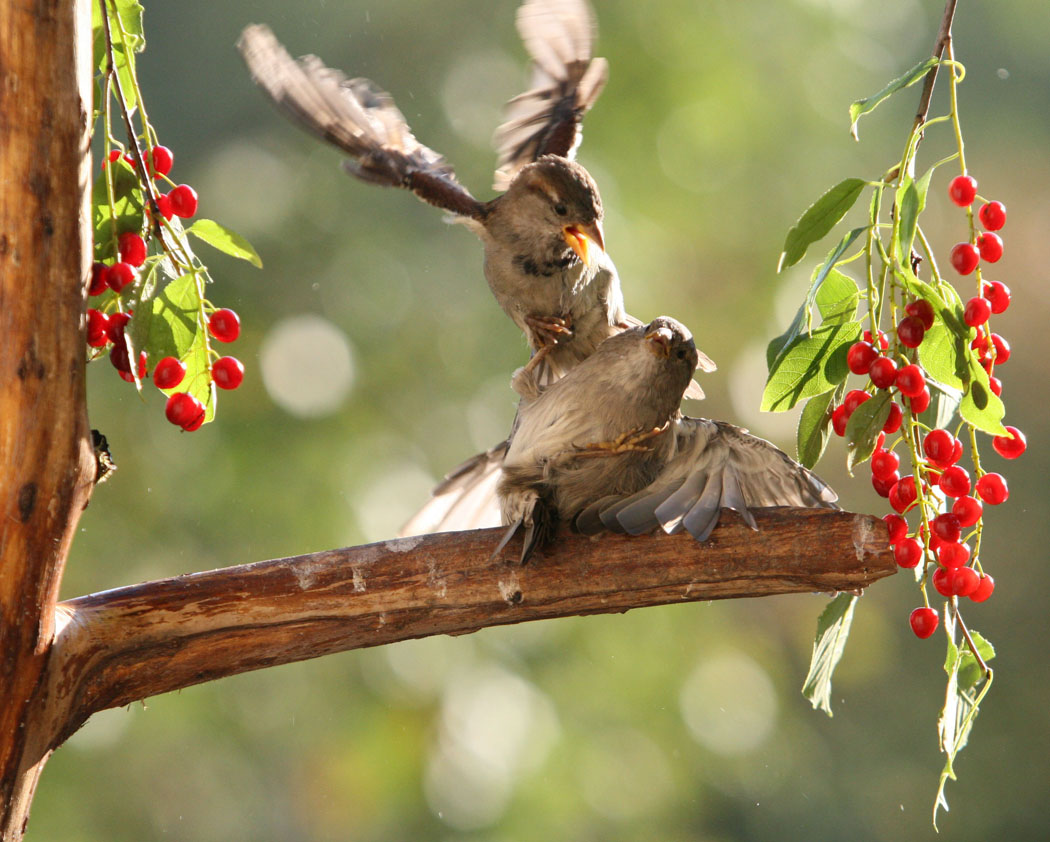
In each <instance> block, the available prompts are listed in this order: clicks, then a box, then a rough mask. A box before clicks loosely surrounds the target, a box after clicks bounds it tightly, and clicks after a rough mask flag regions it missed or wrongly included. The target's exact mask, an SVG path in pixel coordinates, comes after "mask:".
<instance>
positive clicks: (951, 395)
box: [919, 377, 963, 573]
mask: <svg viewBox="0 0 1050 842" xmlns="http://www.w3.org/2000/svg"><path fill="white" fill-rule="evenodd" d="M926 385H927V387H929V390H930V405H929V406H928V407H927V408H926V411H925V412H923V413H922V414H921V415H920V416H919V421H921V422H922V423H923V424H925V425H926V426H927V427H929V428H930V429H931V430H936V429H938V428H939V427H945V428H947V427H948V425H949V424H951V423H952V419H953V418H954V417H955V413H956V412H958V410H959V403H960V401H962V396H963V393H962V392H961V391H959V390H958V389H952V388H950V387H948V386H945V385H944V384H943V383H938V382H937V381H936V380H934V379H933V378H932V377H927V378H926ZM919 572H920V573H921V570H920V571H919Z"/></svg>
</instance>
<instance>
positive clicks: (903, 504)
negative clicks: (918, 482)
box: [889, 474, 918, 514]
mask: <svg viewBox="0 0 1050 842" xmlns="http://www.w3.org/2000/svg"><path fill="white" fill-rule="evenodd" d="M916 497H918V492H917V491H916V488H915V477H913V476H912V475H911V474H909V475H908V476H906V477H901V479H900V480H898V481H897V482H896V483H894V485H893V488H891V489H890V496H889V500H890V505H891V506H892V507H893V510H894V511H895V512H897V513H898V514H904V512H905V510H907V509H908V508H909V507H910V506H911V505H912V503H914V502H915V498H916Z"/></svg>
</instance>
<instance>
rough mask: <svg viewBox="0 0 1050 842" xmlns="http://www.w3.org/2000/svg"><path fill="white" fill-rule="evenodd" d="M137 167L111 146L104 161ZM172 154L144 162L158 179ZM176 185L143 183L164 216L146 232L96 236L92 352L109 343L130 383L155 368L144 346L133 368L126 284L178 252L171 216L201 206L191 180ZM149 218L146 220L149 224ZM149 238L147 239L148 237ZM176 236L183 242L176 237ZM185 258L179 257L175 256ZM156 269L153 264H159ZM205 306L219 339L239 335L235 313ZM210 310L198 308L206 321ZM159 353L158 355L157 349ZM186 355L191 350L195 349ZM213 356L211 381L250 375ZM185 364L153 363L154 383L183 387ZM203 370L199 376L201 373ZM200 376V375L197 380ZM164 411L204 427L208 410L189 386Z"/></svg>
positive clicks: (156, 152)
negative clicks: (171, 239)
mask: <svg viewBox="0 0 1050 842" xmlns="http://www.w3.org/2000/svg"><path fill="white" fill-rule="evenodd" d="M121 158H123V159H124V161H125V162H126V163H127V164H128V165H129V166H130V167H131V169H132V170H133V171H136V164H135V159H134V157H133V156H132V155H130V154H128V153H124V152H123V151H122V150H120V149H113V150H112V151H111V152H110V153H109V155H108V156H107V157H106V159H105V160H104V161H103V164H102V166H103V170H105V168H106V166H107V164H113V163H115V162H116V161H118V160H119V159H121ZM173 163H174V156H173V155H172V152H171V150H170V149H168V147H166V146H161V145H159V144H158V145H154V146H152V147H151V148H149V149H148V150H147V151H146V154H144V155H143V166H144V167H145V170H146V172H147V174H148V175H149V176H150V178H151V180H153V179H161V178H162V179H165V180H167V181H169V182H170V179H168V173H169V172H171V168H172V164H173ZM171 183H172V185H173V186H172V189H171V190H170V192H168V193H166V194H164V193H160V192H159V191H157V190H156V189H155V187H153V185H152V184H151V185H148V186H147V185H138V188H139V189H141V191H142V194H143V196H146V195H149V196H151V197H152V200H153V203H154V205H155V207H156V210H157V211H158V212H159V216H160V217H163V219H159V218H158V219H157V220H155V221H154V223H153V225H152V226H150V227H148V228H147V229H146V231H145V232H144V233H145V237H144V236H143V232H142V231H125V232H124V233H121V234H119V235H118V236H117V237H116V242H115V244H114V243H112V242H101V243H99V242H96V244H95V247H96V254H97V255H98V256H100V257H101V258H102V259H100V260H98V261H96V262H95V263H94V264H93V266H92V270H91V280H90V283H89V287H88V294H89V296H91V297H93V298H94V297H97V298H98V299H99V301H98V304H97V305H96V306H94V307H91V308H89V309H88V312H87V343H88V346H89V347H90V348H91V349H96V350H94V351H93V353H92V358H93V359H97V358H99V357H101V356H102V353H103V351H104V349H106V348H107V347H108V348H109V359H110V362H111V363H112V364H113V366H114V368H116V369H117V373H118V374H119V375H120V377H121V378H122V379H123V380H126V381H127V382H129V383H134V382H136V381H137V382H141V381H143V380H144V379H145V378H146V377H147V374H148V371H149V368H150V359H149V354H148V353H147V350H146V349H138V354H137V359H136V360H135V365H134V370H133V369H132V361H131V358H130V357H131V353H130V351H129V349H130V347H131V345H130V343H129V342H128V340H127V337H126V336H125V328H126V326H127V325H128V323H129V322H130V321H131V319H132V317H133V316H134V311H133V310H131V309H127V308H126V304H127V302H126V300H125V299H126V297H127V296H125V291H126V290H129V289H131V290H134V289H135V288H136V284H137V283H138V282H139V280H140V278H141V277H142V276H143V275H144V274H145V273H146V272H147V271H149V270H150V267H151V266H152V264H155V263H157V262H159V261H161V260H163V259H164V258H165V257H172V254H171V248H170V246H169V243H168V242H167V240H166V239H165V235H166V233H168V231H167V223H168V222H170V221H171V219H172V217H173V216H177V217H180V218H183V219H187V218H189V217H192V216H193V215H194V214H196V212H197V204H198V202H197V193H196V191H195V190H194V189H193V188H192V187H190V186H189V185H187V184H179V185H175V184H174V182H171ZM144 204H145V211H146V215H147V217H148V216H152V213H151V211H150V206H149V204H148V202H144ZM147 221H148V220H147V219H146V218H143V219H142V222H143V224H145V223H146V222H147ZM147 238H148V239H147ZM176 241H177V240H176ZM151 244H152V245H154V246H155V254H153V255H150V253H149V247H150V245H151ZM173 259H174V260H176V262H180V261H178V260H177V258H173ZM154 268H155V267H154ZM202 307H203V308H206V310H210V316H209V317H208V321H207V328H208V333H209V334H210V335H211V337H213V338H214V339H216V340H217V341H219V342H233V341H234V340H235V339H237V337H238V336H239V335H240V320H239V319H238V317H237V314H236V313H234V312H233V311H232V310H228V309H214V308H212V307H211V305H210V304H208V303H207V302H203V305H202ZM206 310H205V309H202V311H201V314H200V319H201V323H202V325H203V321H204V318H205V316H206ZM158 356H159V355H158ZM184 356H189V352H187V354H185V355H184ZM208 358H209V359H213V360H214V361H213V362H212V363H211V365H210V367H209V368H208V369H207V371H206V372H203V373H204V374H205V375H206V376H207V378H208V381H209V382H210V383H213V384H214V385H215V386H217V387H218V388H220V389H236V388H237V387H238V386H240V385H241V383H242V381H243V380H244V366H243V365H242V364H241V363H240V361H239V360H237V359H236V358H235V357H221V356H219V355H218V354H217V353H215V352H214V351H212V350H211V348H210V347H208ZM186 374H187V365H186V362H185V361H184V360H180V359H178V358H176V357H174V356H164V357H163V358H162V359H160V360H159V362H157V363H156V366H155V367H154V368H153V382H154V384H155V385H156V386H157V388H158V389H161V390H163V391H165V392H170V391H171V390H173V389H176V388H178V387H179V386H180V385H182V384H183V382H184V381H185V379H186ZM200 374H201V372H198V373H197V375H196V376H199V375H200ZM196 376H195V378H194V379H196ZM191 385H192V386H194V387H195V388H194V389H193V391H196V392H197V393H198V394H204V393H206V392H207V391H208V389H207V387H206V384H205V387H203V388H202V384H201V383H200V382H197V383H194V384H191ZM165 415H166V417H167V418H168V420H169V421H171V423H173V424H175V425H177V426H179V427H181V428H182V429H184V430H186V431H190V432H192V431H193V430H197V429H200V427H201V425H202V424H203V423H204V421H205V418H206V415H207V412H206V409H205V406H204V404H203V403H202V402H201V400H200V399H199V398H197V397H195V396H194V395H193V394H191V391H190V390H189V389H187V390H185V391H179V392H174V393H171V394H170V395H169V397H168V401H167V404H166V406H165Z"/></svg>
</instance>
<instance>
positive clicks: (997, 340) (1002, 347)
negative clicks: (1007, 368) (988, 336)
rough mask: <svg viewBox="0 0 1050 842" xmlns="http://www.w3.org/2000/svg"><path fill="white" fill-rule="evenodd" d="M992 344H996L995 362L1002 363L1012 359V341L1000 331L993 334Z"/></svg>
mask: <svg viewBox="0 0 1050 842" xmlns="http://www.w3.org/2000/svg"><path fill="white" fill-rule="evenodd" d="M992 345H994V346H995V364H996V365H1002V364H1003V363H1005V362H1006V361H1007V360H1008V359H1010V343H1009V342H1007V341H1006V340H1005V339H1003V338H1002V337H1001V336H1000V335H999V334H998V333H993V334H992Z"/></svg>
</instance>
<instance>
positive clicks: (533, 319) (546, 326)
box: [525, 315, 572, 350]
mask: <svg viewBox="0 0 1050 842" xmlns="http://www.w3.org/2000/svg"><path fill="white" fill-rule="evenodd" d="M525 324H526V325H528V327H529V329H530V330H531V332H532V335H533V337H534V338H535V339H536V340H538V342H537V344H539V345H540V349H541V350H542V349H543V348H547V347H550V346H552V345H557V344H558V341H559V340H560V339H561V338H562V337H568V336H572V317H571V316H569V315H565V316H564V317H562V316H526V317H525Z"/></svg>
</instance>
